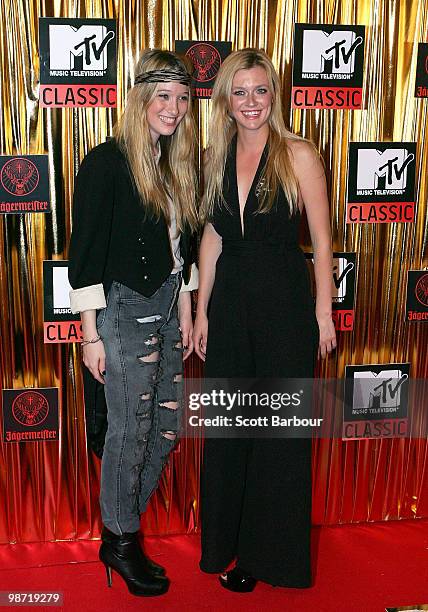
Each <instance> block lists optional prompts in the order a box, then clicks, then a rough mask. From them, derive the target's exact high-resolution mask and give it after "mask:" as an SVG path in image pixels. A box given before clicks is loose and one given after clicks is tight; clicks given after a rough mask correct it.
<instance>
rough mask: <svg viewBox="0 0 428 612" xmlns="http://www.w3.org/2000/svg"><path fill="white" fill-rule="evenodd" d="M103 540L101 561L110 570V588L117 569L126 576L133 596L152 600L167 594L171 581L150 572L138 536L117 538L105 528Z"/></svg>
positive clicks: (108, 574) (136, 533)
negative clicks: (113, 573) (112, 572)
mask: <svg viewBox="0 0 428 612" xmlns="http://www.w3.org/2000/svg"><path fill="white" fill-rule="evenodd" d="M101 539H102V544H101V547H100V552H99V558H100V561H102V562H103V563H104V565H105V568H106V572H107V584H108V586H111V582H112V580H111V570H112V569H114V570H115V571H116V572H117V573H118V574H119V575H120V576H122V578H123V579H124V581H125V583H126V586H127V587H128V590H129V592H130V593H132V595H139V596H143V597H144V596H145V597H149V596H153V595H162V594H163V593H166V592H167V590H168V587H169V580H168V578H167V577H166V576H160V575H154V574H153V573H152V572H151V571H149V569H148V564H147V559H146V557H145V556H144V555H143V552H142V550H141V548H140V545H139V542H138V532H135V533H123V534H122V535H116V534H115V533H113V532H111V531H110V530H108V529H107V528H105V527H104V528H103V530H102V533H101Z"/></svg>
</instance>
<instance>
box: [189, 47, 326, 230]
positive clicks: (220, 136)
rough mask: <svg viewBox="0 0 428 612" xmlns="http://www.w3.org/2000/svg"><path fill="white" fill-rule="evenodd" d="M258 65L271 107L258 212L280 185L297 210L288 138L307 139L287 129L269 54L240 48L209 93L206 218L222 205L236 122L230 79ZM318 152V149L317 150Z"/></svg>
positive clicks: (265, 209)
mask: <svg viewBox="0 0 428 612" xmlns="http://www.w3.org/2000/svg"><path fill="white" fill-rule="evenodd" d="M254 66H261V67H262V68H264V70H265V71H266V75H267V79H268V83H269V89H270V91H271V93H272V109H271V113H270V116H269V137H268V146H269V154H268V158H267V161H266V166H265V168H264V169H263V170H262V175H261V177H262V178H263V179H264V185H263V190H262V192H261V195H260V198H259V208H258V212H259V213H267V212H269V211H270V210H271V208H272V206H273V203H274V200H275V197H276V193H277V190H278V187H279V186H281V187H282V188H283V190H284V193H285V196H286V198H287V200H288V203H289V206H290V214H292V213H293V212H294V211H295V210H296V209H297V203H298V199H299V184H298V181H297V178H296V175H295V173H294V171H293V167H292V164H291V158H290V155H291V151H290V147H289V144H288V143H289V142H290V141H303V142H308V143H309V144H310V145H311V146H312V147H313V149H314V150H315V151H316V149H315V146H314V145H313V143H311V142H310V141H307V140H306V139H304V138H302V137H301V136H297V135H296V134H293V133H292V132H290V130H287V128H286V127H285V123H284V118H283V115H282V104H281V84H280V81H279V77H278V74H277V72H276V70H275V68H274V66H273V64H272V62H271V60H270V58H269V57H268V55H267V54H266V53H265V52H264V51H262V50H260V49H252V48H248V49H241V50H240V51H234V52H233V53H231V54H230V55H229V56H228V57H227V58H226V59H225V60H224V62H223V64H222V66H221V68H220V70H219V72H218V74H217V78H216V82H215V85H214V88H213V92H212V101H211V103H212V110H211V117H210V122H209V128H208V147H207V155H206V159H207V163H206V172H205V191H204V196H203V199H202V205H201V211H200V217H201V220H202V221H206V220H207V218H208V217H209V216H210V215H211V214H212V212H213V209H214V206H215V203H216V202H220V203H221V204H224V205H225V201H224V198H223V194H222V191H223V176H224V169H225V164H226V158H227V153H228V149H229V145H230V142H231V140H232V138H233V136H234V134H235V133H236V122H235V119H234V118H233V117H231V115H230V110H231V106H230V98H231V95H232V82H233V78H234V76H235V73H236V72H237V71H238V70H248V69H250V68H254ZM316 153H317V155H318V152H317V151H316Z"/></svg>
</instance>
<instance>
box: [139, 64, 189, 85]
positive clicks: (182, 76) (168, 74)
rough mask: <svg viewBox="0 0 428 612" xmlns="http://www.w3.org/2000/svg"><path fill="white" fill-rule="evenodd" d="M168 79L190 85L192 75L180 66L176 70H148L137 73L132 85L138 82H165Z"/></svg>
mask: <svg viewBox="0 0 428 612" xmlns="http://www.w3.org/2000/svg"><path fill="white" fill-rule="evenodd" d="M168 81H178V82H179V83H181V84H182V85H188V86H190V83H191V82H192V77H191V76H190V74H189V73H188V72H186V71H185V70H182V69H181V68H179V69H178V70H166V69H165V70H149V71H148V72H143V73H141V74H139V75H137V76H136V77H135V81H134V85H138V84H139V83H167V82H168Z"/></svg>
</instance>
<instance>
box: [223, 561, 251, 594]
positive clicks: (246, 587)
mask: <svg viewBox="0 0 428 612" xmlns="http://www.w3.org/2000/svg"><path fill="white" fill-rule="evenodd" d="M218 579H219V580H220V584H221V586H222V587H224V588H225V589H228V590H229V591H234V592H235V593H251V591H253V590H254V587H255V586H256V584H257V580H256V579H255V578H253V577H252V576H251V574H249V573H248V572H244V571H243V570H241V569H240V568H239V567H234V568H233V569H231V570H230V571H228V572H225V573H224V574H221V576H219V577H218Z"/></svg>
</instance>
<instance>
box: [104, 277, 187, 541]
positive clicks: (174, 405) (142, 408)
mask: <svg viewBox="0 0 428 612" xmlns="http://www.w3.org/2000/svg"><path fill="white" fill-rule="evenodd" d="M180 283H181V273H178V274H171V275H170V276H169V277H168V278H167V280H166V281H165V282H164V283H163V285H162V286H161V287H160V288H159V289H158V290H157V291H156V293H155V294H154V295H153V296H151V297H150V298H146V297H144V296H142V295H140V294H139V293H137V292H136V291H133V290H131V289H129V288H128V287H125V286H124V285H122V284H120V283H118V282H116V281H115V282H113V284H112V286H111V289H110V291H109V295H108V298H107V307H106V308H105V309H103V310H101V311H100V312H99V314H98V317H97V328H98V332H99V334H100V336H101V338H102V340H103V342H104V348H105V352H106V374H105V395H106V401H107V421H108V429H107V434H106V439H105V447H104V453H103V459H102V465H101V493H100V505H101V517H102V521H103V524H104V525H105V526H106V527H107V528H108V529H110V531H113V532H114V533H116V534H117V535H121V534H122V533H124V532H135V531H138V529H139V527H140V513H141V512H144V510H145V509H146V506H147V503H148V500H149V498H150V496H151V494H152V493H153V491H154V490H155V489H156V487H157V484H158V481H159V478H160V476H161V473H162V470H163V467H164V465H165V463H166V461H167V459H168V455H169V453H170V452H171V450H172V449H173V448H174V446H175V444H176V439H177V436H178V432H179V425H180V416H181V407H182V377H183V354H182V353H183V349H182V342H181V335H180V329H179V324H178V318H177V300H178V293H179V289H180Z"/></svg>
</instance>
